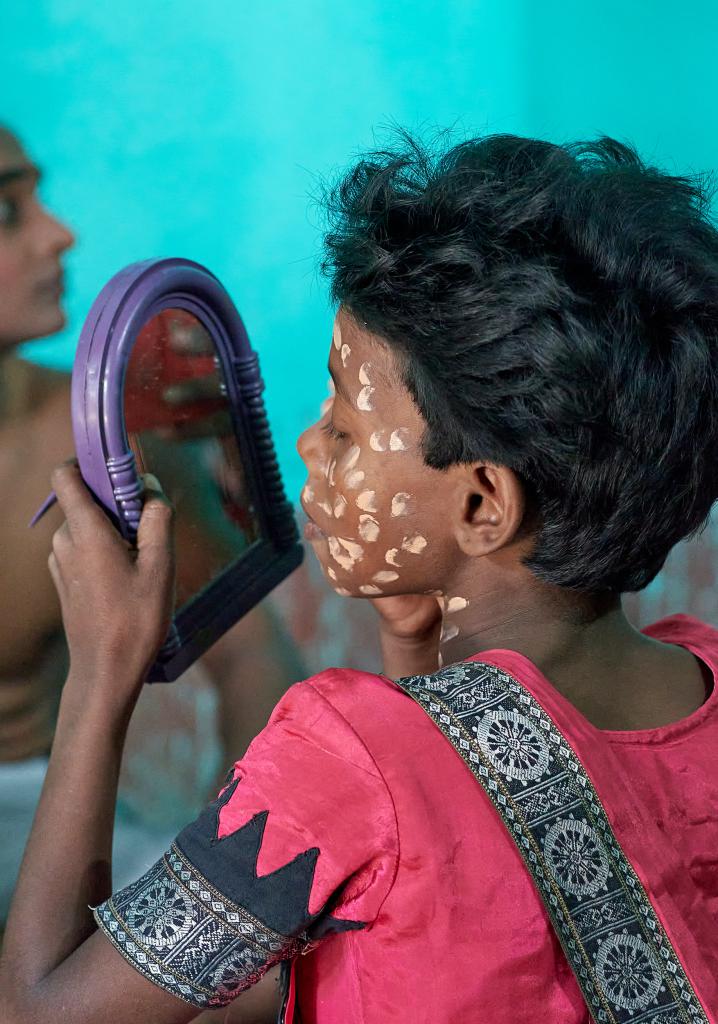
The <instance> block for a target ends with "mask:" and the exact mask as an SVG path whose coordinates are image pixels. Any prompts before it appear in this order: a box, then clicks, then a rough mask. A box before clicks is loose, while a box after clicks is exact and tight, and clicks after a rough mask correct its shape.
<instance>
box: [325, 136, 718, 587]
mask: <svg viewBox="0 0 718 1024" xmlns="http://www.w3.org/2000/svg"><path fill="white" fill-rule="evenodd" d="M392 141H393V144H392V145H390V146H389V147H388V148H386V149H383V150H380V151H376V152H371V153H369V154H366V155H365V156H363V157H362V158H361V159H359V160H358V161H357V162H356V163H355V165H354V166H353V167H352V168H351V169H350V170H349V171H348V172H347V173H346V174H344V175H343V176H341V177H340V178H339V179H338V180H337V181H336V183H334V184H332V185H329V186H327V188H326V190H325V193H324V197H323V198H324V201H325V208H326V211H327V215H328V227H327V231H326V234H325V238H324V243H325V255H324V260H323V264H322V268H323V271H324V272H325V274H326V275H327V276H328V278H329V280H330V284H331V292H332V297H333V299H334V301H335V302H337V303H340V304H342V305H343V306H344V307H345V308H346V309H347V310H348V311H349V312H350V313H351V314H353V316H354V317H355V318H356V319H357V321H358V322H359V323H360V324H364V325H366V327H367V328H368V329H369V330H371V331H372V332H374V333H375V334H378V335H380V336H381V337H382V338H383V339H385V340H386V342H387V343H388V344H389V345H390V346H391V347H392V348H393V349H394V350H395V352H396V353H397V355H398V356H399V359H400V365H401V367H402V373H403V378H404V382H405V384H406V386H407V388H408V389H409V391H410V393H411V395H412V396H413V398H414V400H415V402H416V404H417V406H418V408H419V410H420V412H421V414H422V416H423V418H424V420H425V421H426V431H425V435H424V439H423V454H424V458H425V461H426V463H427V464H428V465H429V466H432V467H434V468H437V469H442V468H446V467H448V466H451V465H452V464H455V463H467V462H473V461H480V460H486V461H489V462H493V463H495V464H500V465H504V466H507V467H510V468H511V469H512V470H514V471H515V472H516V473H517V475H518V476H519V478H520V479H521V481H522V483H523V486H524V488H525V491H526V496H527V502H528V508H529V516H530V523H531V525H532V533H533V537H534V544H533V549H532V552H531V554H530V555H529V556H528V557H527V559H526V564H527V565H528V566H529V568H530V569H531V570H532V571H533V573H535V575H536V576H537V577H539V578H540V579H542V580H544V581H546V582H548V583H551V584H554V585H557V586H560V587H565V588H570V589H575V590H579V591H584V592H623V591H632V590H640V589H641V588H643V587H645V586H646V585H647V584H648V583H649V582H650V581H651V580H652V579H653V578H654V576H655V575H656V573H657V572H658V571H659V570H660V568H661V567H662V565H663V563H664V562H665V559H666V557H667V555H668V553H669V551H670V550H671V548H672V547H673V546H674V545H675V544H676V543H677V542H678V541H680V540H681V539H682V538H685V537H687V536H689V535H691V534H692V533H694V532H695V531H697V530H698V529H699V528H700V527H701V526H702V525H703V524H704V523H705V520H706V518H707V516H708V514H709V512H710V509H711V506H712V505H713V502H714V500H715V498H716V496H718V232H717V231H716V228H715V225H714V223H713V222H712V220H711V217H710V212H709V203H710V194H709V189H708V185H709V184H710V182H709V181H708V179H705V178H701V177H684V176H674V175H670V174H667V173H664V172H662V171H661V170H658V169H656V168H654V167H650V166H647V165H646V164H645V163H644V162H643V161H642V160H641V159H640V157H639V156H638V154H637V153H636V151H635V149H633V148H632V147H631V146H629V145H626V144H624V143H621V142H618V141H616V140H614V139H611V138H605V137H603V138H599V139H598V140H596V141H593V142H578V143H574V144H567V145H554V144H551V143H548V142H544V141H541V140H537V139H529V138H520V137H516V136H511V135H493V136H487V137H482V138H476V139H470V140H468V141H465V142H463V143H461V144H459V145H454V146H447V145H446V144H445V143H440V144H439V145H436V144H426V143H425V142H423V141H421V140H419V139H416V138H413V137H412V136H411V135H409V134H408V133H407V132H402V131H399V132H397V133H396V137H395V139H394V140H392Z"/></svg>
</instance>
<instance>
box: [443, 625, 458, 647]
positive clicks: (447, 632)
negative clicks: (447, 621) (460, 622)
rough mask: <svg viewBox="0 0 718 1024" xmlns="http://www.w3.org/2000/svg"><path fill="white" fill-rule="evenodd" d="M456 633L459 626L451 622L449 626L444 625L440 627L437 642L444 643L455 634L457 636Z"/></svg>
mask: <svg viewBox="0 0 718 1024" xmlns="http://www.w3.org/2000/svg"><path fill="white" fill-rule="evenodd" d="M458 633H459V627H458V626H457V625H456V624H455V623H453V622H452V623H451V625H450V626H445V627H444V628H443V629H442V631H441V636H440V637H439V643H442V644H445V643H446V641H447V640H453V639H454V637H455V636H458Z"/></svg>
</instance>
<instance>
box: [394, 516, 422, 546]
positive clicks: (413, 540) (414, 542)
mask: <svg viewBox="0 0 718 1024" xmlns="http://www.w3.org/2000/svg"><path fill="white" fill-rule="evenodd" d="M393 514H394V513H393V512H392V515H393ZM427 544H428V541H427V539H426V537H422V536H421V534H420V533H415V534H414V535H413V536H412V537H404V539H403V541H402V542H401V549H402V551H408V552H409V554H410V555H420V554H421V552H422V551H423V550H424V548H425V547H426V545H427Z"/></svg>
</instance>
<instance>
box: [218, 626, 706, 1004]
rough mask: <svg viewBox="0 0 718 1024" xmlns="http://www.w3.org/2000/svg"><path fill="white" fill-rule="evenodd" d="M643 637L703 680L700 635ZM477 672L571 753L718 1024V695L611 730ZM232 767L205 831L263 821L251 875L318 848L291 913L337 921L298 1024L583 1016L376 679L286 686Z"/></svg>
mask: <svg viewBox="0 0 718 1024" xmlns="http://www.w3.org/2000/svg"><path fill="white" fill-rule="evenodd" d="M646 632H647V633H648V634H649V635H651V636H653V637H655V638H656V639H659V640H662V641H664V642H668V643H675V644H680V645H681V646H683V647H686V648H688V649H689V650H691V651H692V652H693V653H694V654H695V655H696V656H697V657H698V658H700V659H701V660H702V661H703V662H705V664H706V665H707V666H708V667H709V668H710V670H711V671H712V672H713V673H714V676H715V673H716V672H718V631H716V630H714V629H711V628H709V627H707V626H705V625H703V624H701V623H699V622H697V621H696V620H694V619H690V618H688V617H686V616H674V617H671V618H668V619H664V620H663V621H662V622H660V623H657V624H656V625H654V626H652V627H650V628H649V629H647V630H646ZM476 659H477V660H481V661H488V662H491V663H493V664H494V665H497V666H499V667H500V668H503V669H505V670H506V671H507V672H509V673H511V674H512V675H514V676H515V677H517V678H518V679H519V680H520V681H521V682H522V683H523V684H524V686H525V687H526V688H527V689H528V690H529V691H530V692H531V693H532V694H533V695H534V697H535V698H536V699H537V700H538V701H539V702H540V703H541V704H542V705H543V706H544V708H545V709H546V710H547V711H548V712H549V714H550V715H551V716H552V717H553V718H554V720H555V722H556V723H557V724H558V725H559V727H560V728H561V730H562V731H563V733H564V735H565V736H566V738H567V739H568V741H569V742H570V743H571V745H572V746H573V748H574V750H575V751H576V752H577V754H578V756H579V758H580V759H581V761H582V762H583V765H584V766H585V768H586V770H587V772H588V774H589V776H590V778H591V780H592V782H593V784H594V786H595V787H596V789H597V791H598V794H599V796H600V798H601V799H602V801H603V804H604V807H605V809H606V812H607V815H608V818H609V820H610V822H611V824H612V826H613V828H614V831H615V833H616V836H617V838H618V839H619V842H620V843H621V844H622V846H623V849H624V851H625V853H626V854H627V856H628V857H629V859H630V860H631V861H632V863H633V865H634V868H635V870H636V872H637V874H638V876H639V877H640V879H641V881H642V883H643V885H644V887H645V889H646V891H647V893H648V894H649V896H650V898H651V901H652V903H653V906H654V908H655V910H656V912H657V913H658V915H659V917H660V919H661V921H662V923H663V925H664V927H665V929H666V931H667V933H668V935H669V937H670V939H671V940H672V942H673V945H674V947H675V949H676V950H677V952H678V954H679V957H680V959H681V961H682V963H683V965H684V967H685V970H686V973H687V974H688V977H689V979H690V980H691V982H692V984H693V987H694V989H695V991H696V993H697V995H698V997H699V999H700V1000H701V1001H702V1003H703V1005H704V1006H705V1007H706V1009H707V1012H708V1014H709V1019H710V1020H711V1021H712V1022H715V1024H718V688H715V687H714V688H713V691H712V692H711V694H710V695H709V697H708V698H707V700H706V702H705V703H704V704H703V706H702V707H701V708H699V709H698V710H697V711H696V712H695V713H693V714H692V715H690V716H688V717H687V718H685V719H683V720H682V721H680V722H676V723H674V724H672V725H669V726H664V727H661V728H657V729H647V730H640V731H630V732H609V731H605V730H599V729H597V728H594V727H593V726H592V725H591V724H590V723H589V722H588V721H587V720H586V719H585V718H584V717H583V716H582V715H581V714H580V713H579V712H578V711H577V710H576V709H575V708H574V707H573V706H572V705H571V704H569V703H568V701H566V700H565V699H564V698H563V697H561V695H560V694H559V693H558V692H557V691H556V690H555V689H554V688H553V687H552V686H551V684H550V683H549V682H548V680H547V679H546V678H545V677H544V676H543V675H542V674H541V673H540V672H539V671H538V669H537V668H536V667H535V666H534V665H533V664H532V663H531V662H530V661H528V660H527V659H526V658H524V657H523V656H522V655H519V654H517V653H515V652H512V651H507V650H492V651H484V652H482V653H481V654H480V655H477V656H476ZM235 772H236V776H237V777H239V779H240V784H239V785H237V787H236V789H235V790H234V792H233V794H232V797H231V799H230V800H229V801H228V802H227V803H226V804H225V805H224V806H223V807H222V809H221V812H220V817H219V833H218V834H219V836H220V837H222V836H226V835H229V834H230V833H232V832H234V831H235V830H237V829H239V828H241V827H243V826H244V825H246V823H247V822H248V821H250V820H251V819H252V817H253V816H254V815H257V814H259V813H260V812H264V811H268V815H267V820H266V828H265V831H264V835H263V838H262V844H261V849H260V851H259V857H258V860H257V865H256V871H257V875H259V876H262V875H265V874H267V873H269V872H272V871H275V870H279V869H281V868H282V867H283V866H284V865H286V864H287V863H288V861H290V860H291V859H292V858H294V857H295V856H297V855H300V854H302V853H303V852H304V851H307V850H308V849H309V848H318V850H319V853H318V856H317V860H316V868H315V871H314V875H313V881H312V885H311V892H310V895H309V907H308V911H309V914H310V915H311V914H317V915H319V914H320V913H323V914H325V915H327V914H329V915H330V917H331V920H332V921H333V922H334V925H333V926H332V928H331V929H330V930H334V931H336V930H337V929H338V928H339V929H341V928H342V924H341V922H347V923H351V924H350V925H347V927H348V930H346V931H340V933H339V934H333V935H331V937H329V938H326V939H323V940H318V941H317V944H316V946H315V947H314V948H312V949H311V950H310V951H309V952H308V953H307V954H305V955H303V956H300V957H299V958H298V961H297V969H296V979H297V1017H296V1018H295V1019H297V1020H299V1019H300V1020H301V1022H302V1024H339V1022H341V1024H389V1022H402V1024H403V1022H412V1024H420V1022H422V1024H423V1022H426V1024H429V1022H431V1024H474V1022H478V1021H486V1022H487V1024H504V1022H505V1024H524V1022H525V1024H529V1022H531V1024H535V1022H536V1021H537V1020H541V1021H550V1022H551V1024H578V1022H582V1024H584V1022H588V1021H589V1019H590V1018H589V1015H588V1012H587V1010H586V1007H585V1004H584V1001H583V998H582V996H581V993H580V990H579V988H578V985H577V983H576V981H575V979H574V977H573V975H572V973H571V970H570V968H569V966H568V964H567V962H566V959H565V957H564V954H563V952H562V950H561V947H560V945H559V943H558V940H557V939H556V937H555V935H554V932H553V929H552V926H551V924H550V921H549V918H548V916H547V914H546V912H545V910H544V908H543V905H542V903H541V900H540V898H539V896H538V894H537V892H536V890H535V888H534V885H533V882H532V880H531V878H530V876H529V874H528V872H527V870H526V868H525V866H524V864H523V862H522V860H521V858H520V857H519V854H518V852H517V850H516V848H515V846H514V843H513V841H512V839H511V838H510V836H509V834H508V832H507V831H506V829H505V827H504V825H503V823H502V822H501V820H500V819H499V817H498V815H497V813H496V811H495V810H494V808H493V807H492V805H491V803H490V802H489V800H488V798H487V796H486V795H485V794H484V792H483V790H482V789H481V787H480V786H479V785H478V784H477V782H476V780H475V779H474V778H473V776H472V775H471V774H470V772H469V771H468V770H467V768H466V766H465V765H464V763H463V762H462V761H461V760H460V759H459V757H458V756H457V754H456V753H455V752H454V750H453V749H452V748H451V747H450V745H449V743H448V742H447V740H446V739H445V738H444V737H443V736H442V735H441V733H440V732H439V730H438V729H437V728H436V726H435V725H434V724H433V723H432V722H431V721H430V719H429V718H428V716H427V715H426V713H425V712H424V711H423V710H422V709H421V708H420V707H419V706H418V705H417V704H415V703H414V702H413V701H412V700H411V699H410V698H409V697H408V696H407V695H406V694H404V693H403V692H402V691H400V690H399V689H398V688H397V687H396V686H395V685H394V684H392V683H390V682H389V681H388V680H386V679H385V678H383V677H380V676H375V675H369V674H365V673H361V672H355V671H351V670H344V669H330V670H328V671H326V672H323V673H322V674H320V675H318V676H316V677H314V678H313V679H311V680H309V681H307V682H305V683H301V684H298V685H297V686H294V687H292V688H291V690H289V692H288V693H287V695H286V696H285V697H284V698H283V700H282V701H281V702H280V704H279V705H278V706H277V709H276V710H275V712H274V715H273V716H272V719H271V721H270V724H269V726H268V727H267V729H266V730H265V731H264V732H263V733H262V734H261V735H260V736H259V737H258V738H257V739H256V740H255V741H254V743H253V744H252V746H251V747H250V749H249V751H248V753H247V755H246V757H245V758H244V759H243V760H242V761H240V762H238V764H237V766H236V769H235ZM360 924H361V925H363V927H360ZM711 1014H712V1016H711Z"/></svg>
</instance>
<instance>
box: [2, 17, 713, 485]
mask: <svg viewBox="0 0 718 1024" xmlns="http://www.w3.org/2000/svg"><path fill="white" fill-rule="evenodd" d="M3 8H4V9H3V12H2V25H3V30H2V33H3V42H2V61H1V62H0V121H4V122H7V123H8V124H9V125H11V126H12V127H14V128H15V129H16V130H17V131H18V132H19V133H20V134H21V136H22V137H23V138H24V140H25V142H26V144H27V147H28V148H29V150H30V151H31V152H32V153H33V155H35V156H36V158H37V159H38V160H39V161H40V163H41V164H42V165H43V166H44V167H45V168H46V171H47V180H46V184H45V186H44V194H45V198H46V200H47V202H48V204H49V205H50V207H51V208H52V209H54V210H55V211H57V213H58V214H60V215H61V216H63V217H64V218H66V219H67V221H68V222H69V223H70V224H71V225H72V226H73V227H74V229H75V230H76V231H77V234H78V239H79V241H78V245H77V248H76V249H75V251H74V252H73V253H72V254H71V255H70V257H69V258H68V267H69V292H68V309H69V313H70V318H71V319H70V328H69V329H68V330H67V331H66V332H65V334H64V335H62V336H60V337H59V338H58V337H56V338H53V339H52V340H48V341H45V342H41V343H35V344H34V345H32V346H31V347H30V351H31V353H32V355H33V356H34V357H36V358H39V359H42V360H45V361H50V362H52V363H53V364H55V365H62V366H69V365H70V364H71V360H72V353H73V349H74V344H75V339H76V337H77V334H78V332H79V329H80V326H81V324H82V321H83V318H84V316H85V314H86V312H87V310H88V308H89V306H90V303H91V302H92V299H93V298H94V296H95V294H96V293H97V291H98V290H99V289H100V287H101V286H102V285H103V284H104V282H105V281H106V280H107V278H108V277H110V276H111V275H112V274H113V273H114V272H115V271H117V270H118V269H119V268H120V267H122V266H123V265H124V264H126V263H129V262H132V261H134V260H137V259H142V258H145V257H148V256H161V255H183V256H187V257H191V258H193V259H196V260H198V261H200V262H202V263H206V264H207V265H208V266H209V267H210V268H211V269H212V270H213V271H214V272H215V273H216V274H217V275H218V276H219V277H220V278H221V279H222V280H223V282H224V283H225V285H226V286H227V287H228V289H229V291H230V293H231V294H232V295H233V297H234V299H235V301H236V303H237V305H238V307H239V309H240V311H241V312H242V314H243V316H244V317H245V320H246V323H247V325H248V328H249V331H250V335H251V337H252V339H253V342H254V344H255V346H256V347H257V348H258V350H259V352H260V357H261V360H262V366H263V370H264V375H265V378H266V381H267V385H268V395H267V397H268V404H269V410H270V416H271V420H272V424H273V428H274V433H275V437H276V440H277V445H278V448H279V453H280V458H281V462H282V465H283V469H284V472H285V478H286V480H287V483H288V487H289V490H290V493H291V494H292V496H293V497H296V495H297V494H298V490H299V487H300V484H301V480H302V478H303V472H302V468H301V464H300V462H299V459H298V457H297V455H296V453H295V452H294V440H295V438H296V436H297V434H298V433H299V431H300V430H301V429H302V428H303V427H304V426H305V425H306V424H307V423H308V422H309V421H310V420H311V418H312V417H313V415H314V413H315V411H316V409H317V406H318V404H319V401H320V400H321V398H322V397H323V394H324V391H325V382H326V377H327V375H326V372H325V363H326V356H327V346H328V342H329V338H330V330H331V321H332V313H331V310H330V309H329V307H328V305H327V300H326V295H325V287H324V284H323V282H322V281H321V280H320V279H319V277H318V275H317V271H316V262H317V254H318V252H319V248H320V230H319V228H320V217H319V213H318V211H317V210H316V208H314V207H312V205H311V203H310V201H309V196H310V195H311V193H312V192H313V191H315V190H316V182H317V176H318V175H325V174H328V173H332V172H333V171H335V170H336V169H338V168H339V167H341V166H343V165H345V164H346V163H347V161H348V160H349V159H350V158H351V156H352V155H353V154H354V153H355V152H357V151H358V150H359V149H361V148H362V147H366V146H368V145H370V144H371V143H372V140H373V138H374V133H375V131H376V130H378V129H381V126H382V125H386V124H388V123H390V122H398V123H400V124H404V125H408V126H410V127H414V128H416V127H422V126H423V127H425V128H427V129H431V128H432V127H433V126H455V127H456V129H457V132H458V133H459V134H462V133H474V132H480V131H484V130H489V131H507V132H519V133H529V134H534V135H539V136H543V137H546V138H551V139H554V140H564V139H569V138H575V137H582V136H584V137H585V136H591V135H592V134H595V133H597V132H607V133H610V134H613V135H616V136H618V137H619V138H627V139H630V140H632V141H634V142H635V143H636V144H637V145H638V146H639V148H640V149H641V151H642V152H643V153H644V154H645V155H646V156H647V157H648V158H650V159H651V160H655V161H657V162H659V163H661V164H663V165H666V166H668V167H670V168H672V169H678V170H694V169H695V170H705V169H710V168H715V167H717V166H718V133H717V132H716V112H715V109H716V99H718V72H717V70H716V64H717V61H716V53H717V50H716V43H717V42H718V5H716V4H714V3H713V2H700V3H690V2H689V3H684V4H683V5H681V6H680V7H676V5H675V4H674V3H668V2H649V0H637V2H634V3H633V4H626V3H625V0H623V2H618V0H597V2H583V3H579V4H572V3H568V2H566V0H564V2H559V0H542V2H541V3H538V2H536V0H494V2H493V3H491V2H487V0H481V2H474V3H469V2H461V0H441V2H429V0H412V2H408V0H398V2H390V0H381V2H379V0H362V2H361V3H360V2H358V0H356V2H354V3H349V4H346V3H345V4H338V3H336V2H333V0H303V2H302V3H290V2H288V0H278V2H271V0H266V2H265V3H263V4H238V3H237V2H236V0H232V2H230V0H204V2H203V3H201V4H198V3H197V2H196V0H172V2H171V3H170V2H169V0H153V2H147V0H144V2H143V3H140V2H138V0H122V3H119V2H115V3H113V4H109V3H103V2H98V0H33V3H32V4H27V3H25V4H24V3H18V2H12V0H4V3H3Z"/></svg>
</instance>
